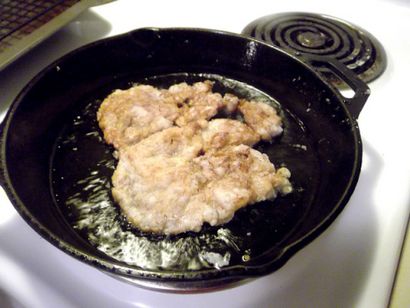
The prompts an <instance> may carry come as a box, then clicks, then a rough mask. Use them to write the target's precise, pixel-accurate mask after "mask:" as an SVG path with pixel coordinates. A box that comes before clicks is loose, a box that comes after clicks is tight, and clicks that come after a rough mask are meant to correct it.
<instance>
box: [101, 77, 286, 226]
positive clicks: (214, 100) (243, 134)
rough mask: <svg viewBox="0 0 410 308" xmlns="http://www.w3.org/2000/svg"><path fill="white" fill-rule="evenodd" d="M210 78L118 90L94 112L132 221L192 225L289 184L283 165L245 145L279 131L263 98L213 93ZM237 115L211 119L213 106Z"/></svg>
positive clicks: (214, 220) (226, 215) (216, 221)
mask: <svg viewBox="0 0 410 308" xmlns="http://www.w3.org/2000/svg"><path fill="white" fill-rule="evenodd" d="M212 85H213V84H212V82H210V81H205V82H198V83H195V84H193V85H192V86H189V85H187V84H186V83H180V84H176V85H173V86H171V87H169V88H168V89H162V90H159V89H156V88H154V87H151V86H145V85H138V86H134V87H132V88H131V89H128V90H117V91H115V92H113V93H112V94H111V95H110V96H108V97H107V98H106V99H105V100H104V102H103V103H102V105H101V107H100V109H99V111H98V114H97V118H98V121H99V125H100V127H101V129H102V131H103V133H104V138H105V140H106V141H107V143H109V144H113V145H114V147H115V148H116V150H117V154H118V158H119V162H118V165H117V168H116V170H115V171H114V174H113V177H112V183H113V189H112V194H113V197H114V199H115V200H116V201H117V202H118V204H119V205H120V207H121V209H122V210H123V212H124V213H125V215H126V217H127V218H128V219H129V221H130V222H131V223H133V224H134V225H136V226H137V227H138V228H139V229H141V230H143V231H147V232H155V233H165V234H177V233H181V232H186V231H199V230H200V229H201V227H202V225H203V224H204V223H209V224H210V225H213V226H214V225H220V224H223V223H226V222H228V221H229V220H230V219H232V217H233V215H234V213H235V211H236V210H238V209H239V208H242V207H244V206H246V205H248V204H253V203H256V202H259V201H262V200H267V199H273V198H275V197H276V195H277V194H278V193H281V194H286V193H289V192H290V191H291V190H292V187H291V184H290V182H289V177H290V172H289V170H288V169H286V168H280V169H278V170H276V169H275V167H274V166H273V164H272V163H271V162H270V161H269V159H268V157H267V155H265V154H262V153H260V152H259V151H257V150H254V149H252V148H251V146H253V145H254V144H256V143H258V142H259V141H260V140H261V139H262V140H266V141H269V140H271V139H272V138H273V137H274V136H277V135H279V134H280V133H281V132H282V126H281V125H282V123H281V118H280V117H279V116H278V115H277V113H276V110H275V109H274V108H273V107H271V106H269V105H267V104H264V103H259V102H255V101H247V100H241V99H239V98H238V97H236V96H234V95H232V94H225V95H224V96H222V95H220V94H219V93H212ZM220 111H223V113H225V114H227V115H230V116H234V115H235V114H236V113H239V114H241V115H242V117H243V119H244V121H239V120H234V119H226V118H218V119H212V117H214V116H215V115H217V114H218V112H220Z"/></svg>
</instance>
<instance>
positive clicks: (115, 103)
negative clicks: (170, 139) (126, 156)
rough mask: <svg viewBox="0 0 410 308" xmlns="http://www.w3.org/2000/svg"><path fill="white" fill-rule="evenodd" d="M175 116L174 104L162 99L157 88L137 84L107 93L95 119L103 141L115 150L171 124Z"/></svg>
mask: <svg viewBox="0 0 410 308" xmlns="http://www.w3.org/2000/svg"><path fill="white" fill-rule="evenodd" d="M178 116H179V109H178V107H177V106H176V105H175V104H173V103H167V102H165V101H164V97H163V93H162V92H161V91H160V90H158V89H156V88H154V87H152V86H147V85H138V86H134V87H132V88H130V89H128V90H116V91H114V92H113V93H112V94H111V95H109V96H108V97H107V98H106V99H105V100H104V101H103V103H102V104H101V106H100V108H99V110H98V113H97V120H98V123H99V125H100V128H101V130H102V131H103V133H104V139H105V141H106V142H107V143H108V144H112V145H113V146H114V147H115V148H117V149H118V148H120V147H123V146H127V145H130V144H134V143H136V142H139V141H140V140H142V139H144V138H145V137H148V136H150V135H151V134H153V133H155V132H157V131H160V130H163V129H165V128H168V127H171V126H173V124H174V121H175V119H176V118H177V117H178Z"/></svg>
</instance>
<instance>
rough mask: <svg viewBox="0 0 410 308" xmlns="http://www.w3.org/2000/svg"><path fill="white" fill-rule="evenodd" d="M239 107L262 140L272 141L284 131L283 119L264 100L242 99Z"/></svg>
mask: <svg viewBox="0 0 410 308" xmlns="http://www.w3.org/2000/svg"><path fill="white" fill-rule="evenodd" d="M238 109H239V111H240V112H241V113H242V115H243V118H244V120H245V123H246V124H248V125H249V126H250V127H252V128H253V130H254V131H255V132H257V133H258V134H259V135H260V136H261V138H262V140H265V141H270V140H272V138H273V137H276V136H278V135H280V134H281V133H282V131H283V128H282V119H281V117H280V116H279V115H278V114H277V112H276V110H275V108H273V107H272V106H270V105H268V104H265V103H262V102H255V101H246V100H242V101H241V102H240V103H239V107H238Z"/></svg>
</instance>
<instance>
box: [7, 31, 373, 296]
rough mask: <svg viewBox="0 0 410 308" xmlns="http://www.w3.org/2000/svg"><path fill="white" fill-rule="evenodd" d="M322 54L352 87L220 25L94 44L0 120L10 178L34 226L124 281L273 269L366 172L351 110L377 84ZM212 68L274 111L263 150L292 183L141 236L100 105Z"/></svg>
mask: <svg viewBox="0 0 410 308" xmlns="http://www.w3.org/2000/svg"><path fill="white" fill-rule="evenodd" d="M305 60H306V59H305ZM307 60H309V61H319V60H314V59H313V60H312V59H307ZM322 65H324V66H327V67H328V68H330V69H332V70H333V71H334V72H335V74H337V75H338V76H340V77H341V78H342V79H343V80H344V81H345V82H346V83H348V84H349V85H350V86H351V87H352V88H353V90H354V91H355V95H354V97H353V98H350V99H347V98H344V97H342V96H341V94H340V93H339V92H338V91H337V90H336V89H335V88H333V87H332V86H331V85H329V84H328V83H327V82H326V81H325V80H324V79H323V78H322V77H321V76H320V75H319V74H318V73H317V72H316V71H315V70H313V69H312V68H311V67H310V66H309V65H307V64H304V62H302V61H301V60H299V59H297V58H295V57H293V56H291V55H289V54H287V53H285V52H283V51H281V50H279V49H277V48H275V47H272V46H269V45H267V44H265V43H262V42H259V41H256V40H253V39H250V38H245V37H243V36H239V35H235V34H230V33H224V32H221V31H210V30H198V29H153V28H149V29H148V28H147V29H139V30H135V31H132V32H130V33H127V34H124V35H120V36H117V37H113V38H109V39H104V40H101V41H98V42H95V43H92V44H90V45H87V46H85V47H83V48H80V49H78V50H75V51H73V52H71V53H69V54H68V55H66V56H64V57H63V58H61V59H59V60H58V61H56V62H55V63H53V64H51V65H50V66H48V67H47V68H45V69H44V70H43V71H42V72H41V73H40V74H39V75H38V76H37V77H35V78H34V79H33V80H32V81H31V82H30V83H29V84H28V85H27V86H26V87H25V89H24V90H23V91H22V92H21V93H20V95H19V96H18V97H17V98H16V100H15V101H14V103H13V104H12V106H11V108H10V109H9V111H8V114H7V116H6V118H5V120H4V122H3V123H2V127H1V129H2V132H1V174H0V182H1V185H2V186H3V187H4V188H5V190H6V192H7V194H8V196H9V198H10V200H11V201H12V203H13V204H14V206H15V208H16V209H17V211H18V212H19V213H20V214H21V216H22V217H23V218H24V219H25V220H26V221H27V222H28V224H29V225H30V226H31V227H32V228H33V229H34V230H35V231H37V232H38V233H40V234H41V235H42V236H43V237H44V238H45V239H47V240H48V241H49V242H51V243H52V244H54V245H55V246H56V247H58V248H59V249H61V250H63V251H64V252H66V253H68V254H69V255H71V256H73V257H75V258H77V259H79V260H81V261H83V262H85V263H87V264H89V265H91V266H94V267H96V268H98V269H100V270H103V271H104V272H107V273H110V274H113V275H114V276H115V277H117V278H123V279H126V280H128V281H132V282H134V283H137V284H140V285H145V286H151V287H154V288H157V289H173V290H198V289H204V288H212V287H217V286H220V285H223V284H225V283H227V282H232V281H236V280H241V279H243V278H249V277H255V276H260V275H264V274H268V273H271V272H273V271H274V270H276V269H277V268H279V267H281V266H282V265H283V264H284V263H285V262H286V261H287V260H288V259H289V258H290V257H291V256H292V255H293V254H295V253H296V252H297V251H298V250H299V249H301V248H302V247H304V246H305V245H307V244H308V243H309V242H310V241H312V240H313V239H314V238H315V237H317V236H318V235H319V234H320V233H321V232H323V231H324V230H325V229H326V227H327V226H328V225H329V224H330V223H331V222H332V221H333V220H334V219H335V218H336V216H337V215H338V213H339V212H340V211H341V210H342V209H343V208H344V206H345V205H346V203H347V201H348V199H349V197H350V196H351V194H352V192H353V190H354V187H355V185H356V182H357V180H358V177H359V173H360V167H361V158H362V146H361V140H360V135H359V129H358V126H357V122H356V118H357V117H358V115H359V112H360V110H361V108H362V107H363V105H364V103H365V101H366V99H367V97H368V95H369V90H368V88H367V86H366V85H364V84H363V83H362V82H360V81H359V80H358V79H357V78H355V76H353V75H352V74H351V73H350V72H349V71H348V70H346V69H343V67H339V65H338V64H337V63H333V62H330V63H325V62H324V63H322ZM204 79H211V80H214V81H215V87H214V89H215V90H216V91H219V92H222V93H223V92H231V93H234V94H237V95H239V96H241V97H245V98H257V99H260V100H264V101H265V102H266V103H269V104H273V105H274V106H275V107H276V108H277V109H278V110H279V112H280V113H281V115H282V116H283V118H284V127H285V130H284V134H283V135H282V136H281V137H280V138H278V139H277V140H275V141H274V142H273V143H261V144H259V145H257V148H258V149H259V150H261V151H263V152H265V153H266V154H268V155H269V157H270V160H271V161H272V162H273V163H274V164H275V165H277V166H280V165H284V166H287V167H288V168H289V169H290V170H291V172H292V178H291V179H292V184H293V186H294V188H295V190H294V192H293V193H291V194H289V195H287V196H284V197H279V198H277V199H276V200H275V201H273V202H272V201H266V202H261V203H259V204H255V205H252V206H249V207H247V208H244V209H242V210H240V211H239V212H238V213H237V214H236V215H235V217H234V219H233V220H232V221H231V222H229V223H228V224H226V225H224V226H220V227H210V226H204V228H203V229H202V231H201V232H200V233H187V234H182V235H178V236H168V237H165V236H154V235H151V234H145V233H142V232H140V231H139V230H136V229H135V228H133V227H132V226H130V225H129V224H128V223H127V221H126V220H125V219H124V217H123V216H122V215H121V212H120V211H119V210H118V206H117V205H116V204H115V203H114V202H113V201H112V198H111V195H110V185H111V184H110V176H111V174H112V172H113V168H115V164H116V161H115V159H114V158H113V157H112V148H111V147H109V146H108V145H106V144H105V143H104V142H103V141H102V139H101V132H100V131H99V129H98V126H97V123H96V120H95V111H96V109H97V108H98V105H99V103H100V102H101V100H102V99H103V98H104V97H105V96H106V95H108V94H109V93H110V92H111V91H113V90H114V89H116V88H128V87H129V86H131V85H132V84H133V83H135V82H140V83H149V84H153V85H155V86H160V87H167V86H169V85H171V84H173V83H176V82H181V81H186V82H189V83H191V82H194V81H198V80H204Z"/></svg>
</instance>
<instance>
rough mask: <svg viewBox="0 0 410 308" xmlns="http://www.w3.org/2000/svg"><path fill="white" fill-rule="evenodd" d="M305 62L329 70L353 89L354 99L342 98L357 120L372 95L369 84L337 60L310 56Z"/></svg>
mask: <svg viewBox="0 0 410 308" xmlns="http://www.w3.org/2000/svg"><path fill="white" fill-rule="evenodd" d="M305 60H307V62H309V63H310V64H311V65H312V66H313V67H316V68H317V67H325V68H327V69H329V70H330V71H331V72H332V73H334V74H335V75H336V76H337V77H339V78H340V79H342V80H343V81H344V82H345V83H346V84H347V85H349V87H351V89H352V90H353V91H354V95H353V97H351V98H348V97H344V96H343V95H342V96H343V99H344V102H345V103H346V107H347V109H348V110H349V112H350V114H351V115H352V116H353V118H355V119H357V118H358V117H359V114H360V112H361V111H362V109H363V106H364V104H365V103H366V101H367V98H368V97H369V95H370V88H369V87H368V86H367V84H366V83H365V82H363V81H362V80H361V79H359V77H357V75H356V74H355V73H354V72H352V71H351V70H350V69H348V68H347V67H346V66H345V65H343V64H341V63H340V62H339V61H337V60H335V59H332V58H328V59H326V60H323V58H320V59H319V58H316V57H314V56H308V57H307V58H305Z"/></svg>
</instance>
